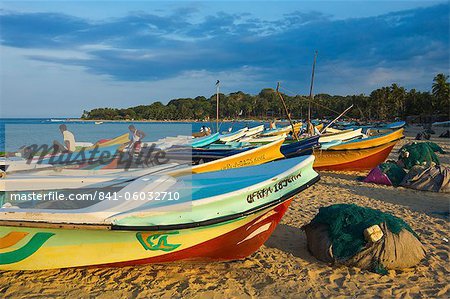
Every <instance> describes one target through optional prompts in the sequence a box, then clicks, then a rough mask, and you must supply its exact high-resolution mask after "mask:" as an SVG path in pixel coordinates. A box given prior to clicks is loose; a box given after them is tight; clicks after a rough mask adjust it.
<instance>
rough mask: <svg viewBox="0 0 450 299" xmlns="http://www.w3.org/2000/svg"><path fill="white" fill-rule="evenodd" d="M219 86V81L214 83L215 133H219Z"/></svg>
mask: <svg viewBox="0 0 450 299" xmlns="http://www.w3.org/2000/svg"><path fill="white" fill-rule="evenodd" d="M219 85H220V81H219V80H217V82H216V106H217V107H216V133H218V132H219Z"/></svg>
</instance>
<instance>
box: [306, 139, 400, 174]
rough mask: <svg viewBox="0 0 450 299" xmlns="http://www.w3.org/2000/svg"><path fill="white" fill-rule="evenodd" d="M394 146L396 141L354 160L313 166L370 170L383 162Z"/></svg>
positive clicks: (331, 168)
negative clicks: (380, 149)
mask: <svg viewBox="0 0 450 299" xmlns="http://www.w3.org/2000/svg"><path fill="white" fill-rule="evenodd" d="M394 146H395V143H394V144H393V145H392V146H389V147H386V148H385V149H383V150H382V151H379V152H377V153H375V154H373V155H370V156H367V157H364V158H362V159H358V160H355V161H352V162H347V163H341V164H336V165H326V166H319V167H316V166H313V168H314V169H315V170H370V169H372V168H374V167H376V166H378V165H379V164H380V163H383V162H384V161H385V160H386V158H387V157H388V156H389V154H390V153H391V151H392V149H393V148H394Z"/></svg>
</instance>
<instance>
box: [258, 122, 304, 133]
mask: <svg viewBox="0 0 450 299" xmlns="http://www.w3.org/2000/svg"><path fill="white" fill-rule="evenodd" d="M301 129H302V123H296V124H294V130H295V132H296V133H299V132H300V130H301ZM289 132H292V126H291V125H288V126H285V127H282V128H278V129H269V130H265V131H264V132H262V133H261V134H260V135H261V136H280V135H287V134H289Z"/></svg>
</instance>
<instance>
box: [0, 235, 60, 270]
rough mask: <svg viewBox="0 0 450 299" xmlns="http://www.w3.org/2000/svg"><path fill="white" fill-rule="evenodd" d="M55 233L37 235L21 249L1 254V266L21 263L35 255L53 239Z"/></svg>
mask: <svg viewBox="0 0 450 299" xmlns="http://www.w3.org/2000/svg"><path fill="white" fill-rule="evenodd" d="M53 235H54V234H53V233H37V234H35V235H34V236H33V237H32V238H31V240H30V241H29V242H28V243H27V244H25V245H24V246H22V247H21V248H19V249H17V250H14V251H10V252H5V253H0V265H6V264H12V263H17V262H20V261H21V260H24V259H26V258H27V257H29V256H31V255H32V254H33V253H35V252H36V251H37V250H38V249H39V248H41V246H42V245H44V243H45V242H46V241H47V240H48V239H49V238H50V237H51V236H53Z"/></svg>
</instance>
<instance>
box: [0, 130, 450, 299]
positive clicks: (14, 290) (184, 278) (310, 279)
mask: <svg viewBox="0 0 450 299" xmlns="http://www.w3.org/2000/svg"><path fill="white" fill-rule="evenodd" d="M417 130H418V129H417V128H408V129H407V135H408V136H409V137H408V138H406V139H404V140H402V141H401V142H399V144H398V145H397V146H396V148H395V149H394V151H393V152H392V153H391V156H390V158H391V159H396V157H397V155H398V154H397V152H396V151H397V150H398V148H399V147H400V146H402V145H403V144H405V143H406V142H408V141H410V140H411V139H413V138H412V137H413V136H415V134H416V133H417ZM440 131H441V130H439V131H438V133H440ZM431 141H434V142H437V143H438V144H439V145H440V146H441V147H443V148H444V150H445V151H447V152H450V142H449V139H442V138H437V135H436V136H433V138H432V140H431ZM438 156H439V158H440V159H441V162H443V164H445V165H446V166H449V164H450V159H449V158H450V157H449V156H450V154H446V155H441V154H438ZM320 174H321V176H322V179H321V181H320V182H319V183H317V184H316V185H314V186H313V187H311V188H310V189H308V190H306V191H304V192H303V193H301V194H300V195H299V196H297V197H296V198H295V200H294V201H293V203H292V205H291V207H290V209H289V211H288V212H287V213H286V215H285V217H284V218H283V220H282V222H281V224H280V225H279V226H278V227H277V229H276V230H275V232H274V233H273V235H272V236H271V237H270V239H269V240H268V241H267V242H266V244H265V245H264V246H263V247H262V248H261V249H260V250H259V251H257V252H256V253H254V254H253V255H251V256H250V257H248V258H246V259H244V260H240V261H234V262H216V263H190V262H189V263H187V262H185V263H173V264H160V265H146V266H139V267H126V268H90V269H86V268H85V269H62V270H47V271H9V272H4V271H3V272H0V273H1V277H0V294H3V295H2V297H6V298H18V297H21V298H35V297H37V296H46V297H71V298H80V297H82V298H88V297H100V298H112V297H116V298H127V297H137V298H148V297H150V296H152V297H153V296H158V297H163V298H173V297H175V298H180V297H185V298H250V297H262V298H273V297H284V298H303V297H314V298H316V297H317V298H321V297H330V296H333V297H337V298H339V297H341V298H344V297H365V298H367V297H370V298H384V297H395V298H416V297H425V298H429V297H442V298H448V297H449V295H450V284H449V279H448V277H449V272H450V263H449V244H448V239H450V236H449V225H448V224H449V223H448V218H446V216H445V215H446V213H448V211H449V202H450V200H449V196H448V195H444V194H440V193H432V192H421V191H415V190H410V189H405V188H402V187H399V188H394V187H387V186H380V185H374V184H367V183H363V182H360V181H359V180H358V177H361V176H364V175H365V174H367V173H364V172H345V173H337V172H336V173H335V172H321V173H320ZM335 203H355V204H358V205H361V206H366V207H371V208H376V209H380V210H382V211H386V212H390V213H392V214H394V215H396V216H398V217H401V218H403V219H404V220H405V221H406V222H407V223H409V224H410V226H411V227H412V228H413V229H414V230H415V231H416V232H417V233H418V234H419V235H420V237H421V240H422V242H423V243H424V245H425V247H426V250H427V252H428V255H427V257H426V259H425V260H424V261H422V263H421V264H420V265H419V266H418V267H416V268H413V269H407V270H405V271H390V272H389V273H388V274H387V275H384V276H381V275H378V274H374V273H371V272H367V271H362V270H360V269H357V268H347V267H334V266H329V265H327V264H324V263H322V262H319V261H318V260H316V259H315V258H314V257H312V256H311V255H310V254H309V252H308V250H307V249H306V236H305V234H304V233H303V232H302V231H301V229H300V227H301V226H303V225H304V224H306V223H308V222H309V221H310V220H311V219H312V218H313V217H314V216H315V214H316V213H317V212H318V210H319V208H320V207H323V206H327V205H330V204H335Z"/></svg>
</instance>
